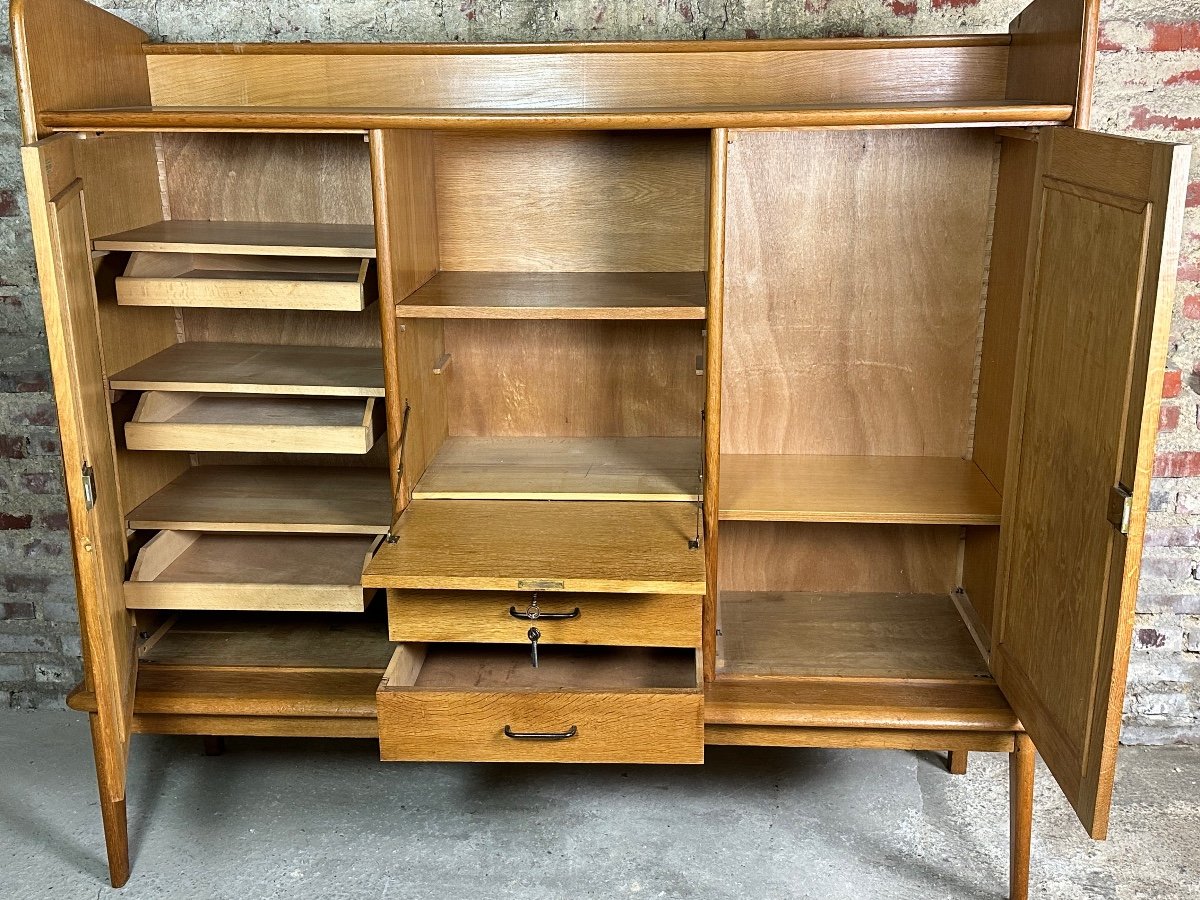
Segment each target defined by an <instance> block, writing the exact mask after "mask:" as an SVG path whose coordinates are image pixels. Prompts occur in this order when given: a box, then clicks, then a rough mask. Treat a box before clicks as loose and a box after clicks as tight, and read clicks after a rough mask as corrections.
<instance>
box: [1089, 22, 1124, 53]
mask: <svg viewBox="0 0 1200 900" xmlns="http://www.w3.org/2000/svg"><path fill="white" fill-rule="evenodd" d="M1096 49H1097V50H1099V51H1100V52H1101V53H1113V52H1115V51H1117V50H1124V49H1125V45H1124V44H1122V43H1120V42H1119V41H1115V40H1113V39H1112V38H1111V37H1109V35H1108V33H1107V29H1106V28H1105V27H1104V25H1103V24H1101V26H1100V38H1099V40H1097V41H1096Z"/></svg>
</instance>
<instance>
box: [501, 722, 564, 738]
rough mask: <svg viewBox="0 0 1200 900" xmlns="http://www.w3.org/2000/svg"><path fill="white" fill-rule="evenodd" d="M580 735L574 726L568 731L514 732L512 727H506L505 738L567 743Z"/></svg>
mask: <svg viewBox="0 0 1200 900" xmlns="http://www.w3.org/2000/svg"><path fill="white" fill-rule="evenodd" d="M578 733H579V729H578V728H576V727H575V726H574V725H572V726H571V727H570V728H568V729H567V730H566V731H513V730H512V726H511V725H505V726H504V736H505V737H507V738H512V739H513V740H517V741H565V740H566V739H567V738H573V737H575V735H577V734H578Z"/></svg>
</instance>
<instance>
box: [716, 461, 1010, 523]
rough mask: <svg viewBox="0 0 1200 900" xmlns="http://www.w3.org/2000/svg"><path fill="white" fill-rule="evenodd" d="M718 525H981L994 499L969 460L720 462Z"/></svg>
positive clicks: (995, 511) (996, 517)
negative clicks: (735, 522)
mask: <svg viewBox="0 0 1200 900" xmlns="http://www.w3.org/2000/svg"><path fill="white" fill-rule="evenodd" d="M720 503H721V511H720V516H721V518H722V519H724V520H740V521H757V522H875V523H882V524H912V525H987V524H994V523H997V522H999V521H1000V494H999V493H998V492H997V491H996V489H995V488H994V487H992V484H991V482H990V481H988V480H987V478H986V477H985V476H984V474H983V472H981V471H980V469H979V467H978V466H977V465H976V464H975V463H974V462H972V461H971V460H968V459H958V458H954V457H932V456H817V455H812V456H807V455H790V454H735V453H726V454H722V456H721V494H720Z"/></svg>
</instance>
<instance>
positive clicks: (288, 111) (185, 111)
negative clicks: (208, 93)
mask: <svg viewBox="0 0 1200 900" xmlns="http://www.w3.org/2000/svg"><path fill="white" fill-rule="evenodd" d="M1073 112H1074V107H1073V106H1071V105H1069V104H1057V103H1017V102H998V101H985V102H980V103H966V102H963V103H940V102H939V103H876V104H836V105H833V104H827V105H820V104H810V105H800V106H747V105H744V104H737V105H729V106H723V105H717V104H713V105H705V106H692V107H640V108H629V107H620V108H610V109H590V108H570V109H536V110H531V109H450V108H446V107H438V108H430V109H410V108H397V107H364V108H353V107H345V106H340V107H297V106H126V107H112V108H108V109H74V110H49V111H47V112H44V113H42V114H41V117H40V122H41V125H42V127H43V128H47V129H49V130H51V131H266V130H270V131H300V132H316V131H336V132H346V131H349V132H356V133H357V132H363V131H367V130H370V129H375V128H436V129H449V128H465V129H519V128H524V129H534V130H545V129H548V128H558V129H638V128H801V127H816V126H821V127H837V126H872V125H874V126H881V125H887V126H909V125H942V126H947V127H949V126H956V125H974V126H979V127H988V126H994V125H1054V124H1057V123H1059V122H1065V121H1067V120H1068V119H1070V118H1071V116H1072V114H1073Z"/></svg>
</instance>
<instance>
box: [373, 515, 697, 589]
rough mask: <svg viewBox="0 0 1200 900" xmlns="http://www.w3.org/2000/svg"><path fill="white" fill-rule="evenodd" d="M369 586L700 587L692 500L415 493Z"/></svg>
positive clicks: (383, 549) (375, 565) (377, 562)
mask: <svg viewBox="0 0 1200 900" xmlns="http://www.w3.org/2000/svg"><path fill="white" fill-rule="evenodd" d="M392 533H393V536H394V537H395V539H396V540H395V542H394V543H387V544H384V545H383V546H382V547H381V548H380V550H379V552H378V553H377V554H376V555H375V558H374V559H372V560H371V563H370V565H369V566H368V567H367V571H366V572H365V573H364V575H363V584H364V585H367V586H368V587H391V588H446V589H461V590H484V591H487V590H497V591H499V590H518V591H607V592H611V593H662V594H699V593H703V592H704V587H705V581H704V553H703V550H702V549H697V550H691V549H689V548H688V540H689V539H692V538H694V537H695V534H696V509H695V507H694V506H693V505H692V504H688V503H592V502H578V503H546V502H535V501H525V500H494V501H493V500H414V501H413V502H412V503H410V504H409V506H408V508H407V509H406V510H405V511H404V513H403V515H401V517H400V519H399V520H398V521H397V523H396V525H395V527H394V529H393V532H392Z"/></svg>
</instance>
